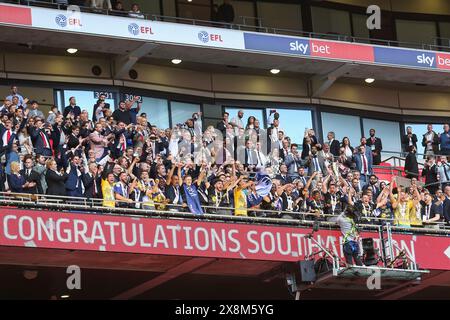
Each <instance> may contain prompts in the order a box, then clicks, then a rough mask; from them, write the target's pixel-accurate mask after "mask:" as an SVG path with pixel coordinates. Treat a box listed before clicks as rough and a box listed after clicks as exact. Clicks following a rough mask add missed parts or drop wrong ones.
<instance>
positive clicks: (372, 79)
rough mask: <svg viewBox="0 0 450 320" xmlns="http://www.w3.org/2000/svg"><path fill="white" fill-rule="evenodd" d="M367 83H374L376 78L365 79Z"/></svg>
mask: <svg viewBox="0 0 450 320" xmlns="http://www.w3.org/2000/svg"><path fill="white" fill-rule="evenodd" d="M364 81H365V82H366V83H373V82H374V81H375V79H374V78H367V79H366V80H364Z"/></svg>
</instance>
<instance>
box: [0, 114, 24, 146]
mask: <svg viewBox="0 0 450 320" xmlns="http://www.w3.org/2000/svg"><path fill="white" fill-rule="evenodd" d="M27 115H28V110H25V116H24V118H23V119H22V122H21V123H20V127H19V129H18V130H15V129H14V128H13V127H14V124H13V121H12V120H10V119H8V120H6V121H5V124H2V123H1V122H0V153H1V154H3V153H6V152H8V151H9V150H11V147H12V144H13V142H14V140H17V139H18V138H17V133H18V132H20V131H21V130H22V129H23V128H24V127H25V124H26V123H27Z"/></svg>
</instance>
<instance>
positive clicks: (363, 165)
mask: <svg viewBox="0 0 450 320" xmlns="http://www.w3.org/2000/svg"><path fill="white" fill-rule="evenodd" d="M354 159H355V164H356V169H357V170H358V172H359V173H361V181H363V182H367V180H368V179H367V177H368V176H369V175H371V174H372V173H373V169H372V164H373V163H372V158H370V157H367V154H366V147H364V146H360V147H359V152H358V153H357V154H355V156H354Z"/></svg>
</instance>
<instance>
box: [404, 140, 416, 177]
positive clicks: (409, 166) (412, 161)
mask: <svg viewBox="0 0 450 320" xmlns="http://www.w3.org/2000/svg"><path fill="white" fill-rule="evenodd" d="M407 150H408V154H407V155H406V159H405V173H406V177H407V178H408V179H412V178H417V177H419V164H418V163H417V157H416V148H415V147H414V146H408V148H407Z"/></svg>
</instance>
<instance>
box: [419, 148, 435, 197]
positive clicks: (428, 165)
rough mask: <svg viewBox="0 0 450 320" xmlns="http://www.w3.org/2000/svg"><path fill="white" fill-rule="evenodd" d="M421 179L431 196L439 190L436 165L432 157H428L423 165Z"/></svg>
mask: <svg viewBox="0 0 450 320" xmlns="http://www.w3.org/2000/svg"><path fill="white" fill-rule="evenodd" d="M422 177H425V185H426V188H427V189H428V191H430V193H431V194H433V195H434V194H435V193H436V191H437V189H439V184H438V183H437V182H438V181H439V179H438V168H437V165H436V159H435V157H434V156H428V158H427V161H426V162H425V163H424V168H423V169H422Z"/></svg>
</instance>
